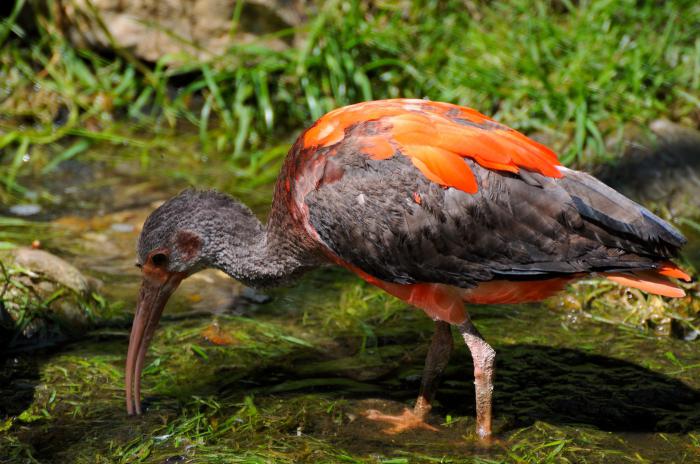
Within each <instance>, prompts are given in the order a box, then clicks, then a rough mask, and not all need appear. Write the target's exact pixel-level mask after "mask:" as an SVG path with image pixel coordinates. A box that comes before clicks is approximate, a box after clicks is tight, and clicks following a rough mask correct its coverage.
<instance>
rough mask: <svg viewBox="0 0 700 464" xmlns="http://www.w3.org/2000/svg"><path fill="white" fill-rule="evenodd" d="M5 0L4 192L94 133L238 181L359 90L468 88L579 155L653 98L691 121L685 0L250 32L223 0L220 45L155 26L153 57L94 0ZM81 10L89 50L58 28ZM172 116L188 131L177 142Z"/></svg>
mask: <svg viewBox="0 0 700 464" xmlns="http://www.w3.org/2000/svg"><path fill="white" fill-rule="evenodd" d="M136 3H138V2H136ZM165 3H169V2H165ZM260 3H265V2H260ZM267 3H273V4H274V2H267ZM12 4H13V2H6V3H5V5H4V6H3V8H5V9H6V10H9V12H7V13H6V15H5V16H4V18H3V20H2V24H1V26H0V46H1V49H0V81H2V88H1V89H0V150H1V151H0V153H1V155H0V156H1V158H0V159H1V162H2V169H0V181H1V184H2V189H1V190H0V191H1V192H2V193H0V195H2V196H3V197H4V198H6V199H7V196H8V195H18V194H21V193H22V185H21V183H18V182H17V177H18V175H19V174H20V173H22V172H23V171H25V170H39V172H41V173H42V174H48V173H50V172H51V170H52V169H53V168H55V166H56V165H57V164H58V163H60V162H61V161H64V160H66V159H70V158H73V157H79V156H81V154H82V153H83V152H86V151H87V148H88V147H89V146H90V145H91V144H94V143H108V144H115V145H122V144H127V145H128V146H129V147H130V148H131V150H130V151H131V152H132V154H133V156H138V157H141V159H142V162H143V164H144V165H148V163H149V160H150V159H151V158H152V157H153V156H154V155H162V156H166V157H175V158H182V157H189V158H193V159H198V160H206V159H209V158H212V157H222V158H225V159H226V160H230V164H229V168H230V170H231V173H232V174H234V175H236V174H238V175H239V177H240V178H241V182H243V183H246V184H259V183H265V182H269V181H271V180H272V179H273V178H274V176H275V175H276V167H277V165H278V162H279V160H280V159H281V158H283V156H284V155H285V153H286V148H287V146H288V145H289V143H290V141H291V140H292V138H293V137H294V136H295V135H296V134H297V133H298V132H299V130H300V129H301V128H303V127H306V126H308V125H310V124H311V123H312V122H313V121H314V120H315V119H316V118H318V117H319V116H321V115H322V114H323V113H324V112H326V111H328V110H330V109H333V108H336V107H339V106H343V105H347V104H349V103H353V102H358V101H362V100H370V99H380V98H392V97H417V98H430V99H434V100H444V101H450V102H454V103H459V104H463V105H468V106H471V107H474V108H477V109H479V110H480V111H482V112H484V113H486V114H489V115H493V116H494V117H496V118H497V119H499V120H501V121H502V122H504V123H506V124H509V125H511V126H513V127H514V128H516V129H519V130H521V131H524V132H525V133H528V134H534V135H535V136H536V137H539V138H541V139H543V140H544V141H546V142H547V143H549V144H550V145H552V146H553V148H555V149H556V150H557V151H558V152H559V153H560V156H561V158H562V160H563V161H564V162H565V163H566V164H569V165H575V166H577V167H581V168H591V166H592V165H594V164H595V163H600V162H604V161H609V160H611V159H612V158H615V157H617V156H619V155H621V153H622V152H623V151H624V146H622V144H621V141H622V140H623V137H622V134H621V131H624V130H626V129H629V128H630V126H635V127H640V128H646V127H647V126H648V124H649V122H651V121H652V120H654V119H656V118H658V117H660V116H662V115H663V116H664V117H667V118H670V119H672V120H674V121H681V122H682V123H684V124H685V125H690V126H698V124H700V110H698V108H699V107H700V100H699V99H698V88H699V87H700V37H699V36H698V27H700V22H699V20H698V5H697V2H694V1H692V0H689V1H681V0H677V1H668V2H664V1H637V0H621V1H584V0H582V1H578V2H576V1H569V0H561V1H536V2H531V1H525V0H510V1H507V2H495V3H490V4H489V6H488V7H485V5H482V4H481V2H478V1H417V2H407V1H330V2H319V3H317V4H314V5H304V6H302V7H300V8H302V9H303V15H302V18H301V20H300V22H299V24H298V25H296V26H295V27H288V26H287V27H284V23H283V22H280V25H276V26H273V27H271V29H272V30H271V31H269V32H265V33H263V34H258V35H253V36H252V39H251V40H246V41H245V42H242V41H237V37H238V35H240V33H242V31H243V29H244V28H245V25H246V23H245V21H242V19H244V20H245V19H246V18H249V17H250V15H255V14H260V12H261V11H262V10H260V9H252V10H251V8H252V7H253V6H255V4H256V2H232V5H235V7H234V6H232V7H231V8H232V11H231V17H230V18H227V19H230V21H229V24H230V29H229V34H230V40H229V41H228V42H227V44H226V46H225V47H220V48H221V51H220V52H217V53H214V52H209V51H207V50H203V49H202V46H201V45H199V44H198V43H197V42H194V41H193V39H188V37H187V36H186V35H180V32H179V31H177V30H174V31H164V32H163V33H164V34H167V35H168V36H169V37H171V38H172V40H174V41H176V42H178V43H180V44H181V45H182V46H181V47H179V48H178V49H177V50H176V51H175V52H173V51H170V52H169V53H164V54H162V56H160V57H159V58H158V59H157V60H155V61H152V62H148V61H144V60H143V59H141V58H139V57H138V56H136V55H135V54H134V52H133V47H125V46H122V45H120V40H123V39H120V38H116V37H114V36H113V35H111V33H110V25H109V24H106V23H105V20H104V19H103V18H101V17H100V16H99V11H98V10H97V8H96V7H95V6H94V4H93V2H91V1H89V0H79V1H78V0H62V1H58V0H49V1H47V2H40V1H31V0H17V1H15V2H14V5H12ZM10 7H12V8H11V9H10ZM248 10H251V11H248ZM66 11H69V12H72V13H71V14H72V16H68V15H67V14H66ZM67 16H68V19H66V17H67ZM85 16H87V17H91V21H93V23H92V24H93V26H92V27H93V28H94V29H97V30H98V31H97V33H100V34H101V35H102V36H103V41H102V47H101V50H100V49H98V50H94V49H89V48H85V47H84V46H76V45H74V42H75V40H73V41H71V40H69V38H70V37H71V34H73V35H74V32H75V31H73V32H71V28H73V29H80V27H79V25H78V26H76V25H75V17H85ZM146 16H147V15H146ZM71 20H73V21H74V23H71V22H70V21H71ZM66 24H67V25H66ZM151 27H153V28H156V29H157V28H158V27H159V26H158V25H157V24H156V25H153V24H152V25H151ZM275 28H278V29H277V30H275ZM105 43H106V44H107V45H108V46H107V47H106V46H105ZM280 44H281V46H280ZM150 57H151V58H153V57H154V55H153V54H151V55H150ZM183 132H184V133H188V134H191V135H192V137H193V138H192V140H191V142H192V143H190V144H188V145H187V146H186V147H184V148H185V149H183V147H181V146H173V144H171V143H170V142H169V137H171V136H173V135H175V134H182V133H183ZM57 142H58V143H57Z"/></svg>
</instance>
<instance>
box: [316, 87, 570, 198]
mask: <svg viewBox="0 0 700 464" xmlns="http://www.w3.org/2000/svg"><path fill="white" fill-rule="evenodd" d="M367 121H378V122H379V123H380V126H379V127H380V128H381V129H383V130H379V131H378V132H376V133H374V134H372V135H364V136H361V137H359V139H358V140H357V143H358V144H359V146H360V147H361V149H362V151H364V152H365V153H367V154H368V155H369V156H371V157H372V158H374V159H387V158H390V157H391V156H393V155H394V154H395V153H396V152H400V153H401V154H403V155H405V156H408V157H409V158H410V159H411V161H412V162H413V164H414V165H415V166H416V167H417V168H418V169H419V170H420V171H421V172H422V173H423V174H424V175H425V176H426V177H427V178H428V179H430V180H432V181H433V182H436V183H438V184H440V185H443V186H445V187H455V188H458V189H460V190H463V191H465V192H468V193H476V192H477V189H478V186H477V183H476V180H475V179H474V175H473V174H472V172H471V170H470V169H469V166H468V165H467V164H466V163H465V162H464V158H471V159H473V160H474V161H476V162H477V163H479V164H480V165H481V166H483V167H485V168H488V169H494V170H500V171H508V172H514V173H517V172H518V171H519V170H520V169H521V168H524V169H528V170H531V171H535V172H539V173H541V174H543V175H546V176H549V177H557V178H558V177H562V174H561V172H560V171H559V169H557V166H560V163H559V160H558V159H557V155H556V154H555V153H554V152H553V151H552V150H550V149H549V148H547V147H545V146H544V145H542V144H539V143H537V142H535V141H534V140H531V139H529V138H527V137H526V136H524V135H523V134H521V133H520V132H517V131H515V130H513V129H511V128H509V127H507V126H504V125H502V124H499V123H497V122H496V121H494V120H493V119H491V118H489V117H487V116H484V115H483V114H481V113H479V112H478V111H475V110H473V109H471V108H466V107H462V106H457V105H451V104H449V103H439V102H431V101H427V100H408V99H397V100H379V101H371V102H365V103H358V104H356V105H351V106H346V107H344V108H339V109H337V110H334V111H331V112H330V113H328V114H326V115H325V116H323V117H322V118H321V119H319V120H318V121H317V122H316V124H314V126H313V127H311V128H310V129H309V130H308V131H307V132H306V133H305V134H304V147H305V148H311V147H326V146H331V145H334V144H336V143H339V142H341V141H343V140H344V138H345V136H346V129H348V128H351V127H352V126H354V125H355V124H358V123H362V122H367ZM353 136H355V135H354V134H353Z"/></svg>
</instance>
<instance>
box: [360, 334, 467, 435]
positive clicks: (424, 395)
mask: <svg viewBox="0 0 700 464" xmlns="http://www.w3.org/2000/svg"><path fill="white" fill-rule="evenodd" d="M452 345H453V341H452V332H451V327H450V324H448V323H447V322H443V321H437V322H436V323H435V333H434V334H433V338H432V340H431V341H430V347H429V348H428V356H426V358H425V367H424V368H423V378H422V379H421V385H420V393H419V394H418V399H417V400H416V405H415V407H414V408H413V411H411V410H410V409H408V408H406V409H404V411H403V414H401V415H399V416H391V415H388V414H382V413H380V412H379V411H377V410H376V409H370V410H368V411H366V412H365V416H366V417H367V418H368V419H371V420H378V421H382V422H388V423H390V424H392V425H393V427H392V428H390V429H388V430H386V431H385V432H386V433H388V434H390V435H393V434H396V433H400V432H403V431H404V430H409V429H415V428H423V429H426V430H432V431H435V432H437V430H438V429H436V428H435V427H433V426H432V425H429V424H427V423H426V422H425V419H426V417H428V413H429V412H430V410H431V409H432V405H431V403H432V401H433V398H434V397H435V391H436V389H437V384H438V381H439V379H440V376H441V375H442V372H443V371H444V370H445V367H446V366H447V362H448V361H449V359H450V354H452Z"/></svg>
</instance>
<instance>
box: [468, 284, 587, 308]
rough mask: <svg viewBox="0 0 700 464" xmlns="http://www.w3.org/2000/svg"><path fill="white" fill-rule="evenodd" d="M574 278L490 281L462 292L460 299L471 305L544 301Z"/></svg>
mask: <svg viewBox="0 0 700 464" xmlns="http://www.w3.org/2000/svg"><path fill="white" fill-rule="evenodd" d="M575 278H576V277H557V278H554V279H547V280H535V281H510V280H492V281H489V282H482V283H480V284H479V285H478V286H476V287H474V288H470V289H468V290H462V292H463V293H462V298H463V299H464V301H466V302H467V303H473V304H513V303H527V302H532V301H540V300H544V299H545V298H547V297H550V296H552V295H554V294H555V293H557V292H560V291H561V290H563V289H564V287H565V286H566V284H568V283H569V282H571V281H572V280H574V279H575Z"/></svg>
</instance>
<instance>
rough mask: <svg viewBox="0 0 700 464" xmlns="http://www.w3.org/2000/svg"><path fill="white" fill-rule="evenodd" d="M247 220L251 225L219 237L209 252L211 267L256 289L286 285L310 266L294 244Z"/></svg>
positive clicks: (237, 226) (232, 229) (255, 220)
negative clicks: (213, 248)
mask: <svg viewBox="0 0 700 464" xmlns="http://www.w3.org/2000/svg"><path fill="white" fill-rule="evenodd" d="M249 220H250V221H254V223H251V224H247V227H241V224H237V225H236V227H235V228H229V229H228V230H231V232H230V233H227V234H226V235H225V236H224V237H220V238H221V239H222V240H221V242H220V244H217V245H216V249H215V250H213V252H212V253H211V256H213V257H212V259H211V264H212V266H213V267H215V268H217V269H220V270H222V271H224V272H225V273H226V274H228V275H230V276H231V277H233V278H234V279H236V280H238V281H240V282H243V283H244V284H246V285H249V286H251V287H258V288H260V287H272V286H277V285H282V284H285V283H287V282H289V281H291V280H293V279H295V278H296V277H298V276H299V275H301V274H302V273H304V272H305V271H306V270H308V269H310V268H311V267H313V266H312V265H310V263H308V262H307V261H306V260H305V259H304V256H303V254H301V253H299V252H298V250H297V248H296V247H295V246H294V244H293V243H291V242H289V243H288V241H287V240H284V238H283V237H280V236H279V235H278V234H275V233H273V232H271V231H269V230H268V228H265V227H264V226H263V225H262V224H261V223H260V221H259V220H258V219H257V218H255V217H254V216H252V215H251V217H250V218H249ZM242 231H246V232H242Z"/></svg>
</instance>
